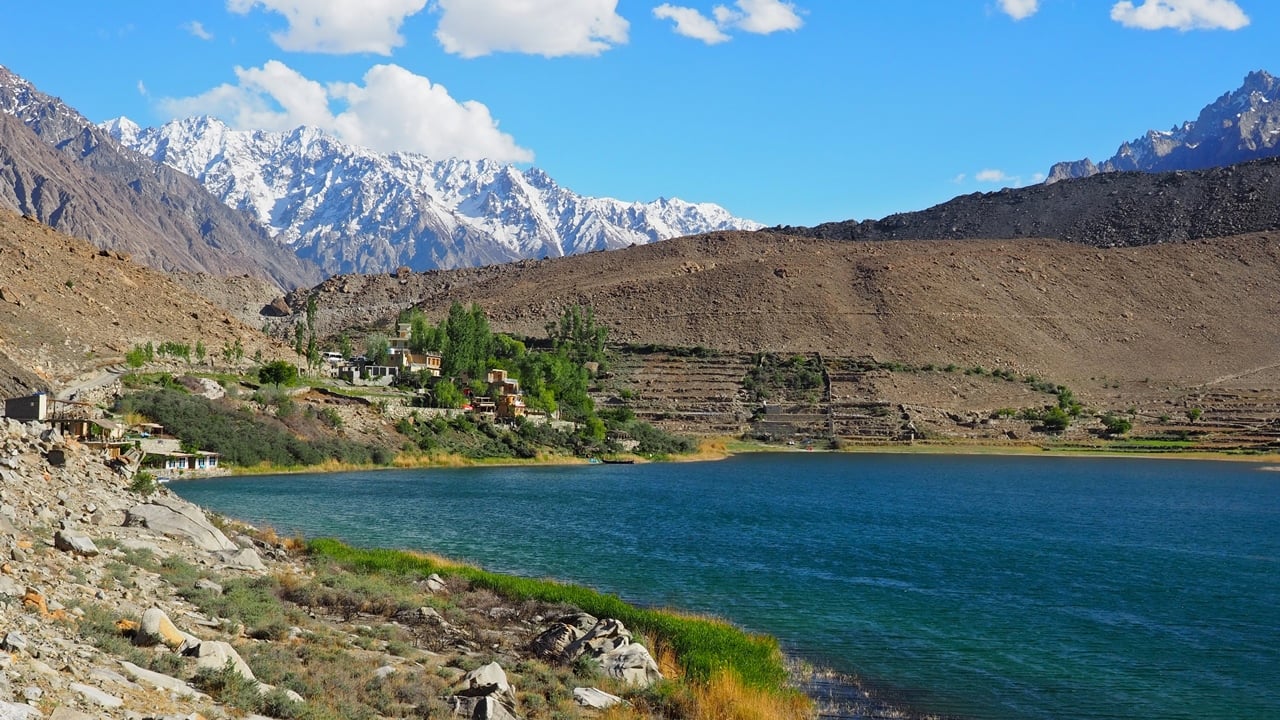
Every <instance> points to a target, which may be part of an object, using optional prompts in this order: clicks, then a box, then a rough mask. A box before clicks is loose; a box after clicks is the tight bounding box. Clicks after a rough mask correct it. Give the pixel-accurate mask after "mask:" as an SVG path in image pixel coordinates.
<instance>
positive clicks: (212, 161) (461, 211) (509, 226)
mask: <svg viewBox="0 0 1280 720" xmlns="http://www.w3.org/2000/svg"><path fill="white" fill-rule="evenodd" d="M103 128H104V130H106V131H107V132H110V133H111V134H112V135H113V137H115V138H116V139H117V140H119V141H120V142H122V143H124V144H126V145H127V146H129V147H131V148H132V149H134V150H136V151H137V152H139V153H142V154H143V155H145V156H147V157H149V158H151V159H152V160H154V161H155V162H159V163H163V164H166V165H169V166H170V167H173V168H175V169H177V170H180V171H181V172H184V173H186V174H188V175H191V176H192V177H195V178H196V179H198V180H199V181H200V182H201V183H203V184H204V186H205V187H206V188H207V189H208V190H209V191H210V192H211V193H213V195H215V196H216V197H218V198H219V199H221V200H222V201H223V202H225V203H226V204H227V205H229V206H231V207H232V208H236V209H238V210H242V211H244V212H246V213H248V214H250V215H252V216H254V217H255V218H257V219H258V220H259V222H261V223H262V224H263V225H265V226H267V227H268V228H269V230H270V232H271V234H272V236H273V237H274V238H275V239H276V240H277V241H279V242H281V243H283V244H285V245H287V246H288V247H290V248H292V249H293V250H294V251H295V252H296V253H297V254H298V255H299V256H300V257H302V258H306V259H310V260H314V261H315V262H316V263H318V264H320V265H321V266H322V267H323V268H324V269H325V270H326V271H328V272H329V273H331V274H338V273H353V272H355V273H378V272H391V271H392V270H394V269H395V268H397V267H401V266H407V267H409V268H411V269H413V270H430V269H436V268H455V267H467V266H477V265H487V264H494V263H502V262H509V261H513V260H520V259H526V258H542V257H560V256H563V255H572V254H576V253H582V252H589V251H593V250H601V249H614V248H621V247H627V246H628V245H634V244H645V243H649V242H654V241H657V240H663V239H667V238H672V237H678V236H682V235H693V234H698V233H703V232H711V231H716V230H738V229H757V228H759V227H760V225H759V224H758V223H755V222H752V221H750V220H743V219H741V218H736V217H734V216H733V215H731V214H730V213H729V212H728V211H727V210H725V209H724V208H722V207H719V206H717V205H713V204H710V203H689V202H685V201H682V200H678V199H666V198H660V199H659V200H656V201H654V202H648V203H642V202H625V201H621V200H615V199H612V198H593V197H586V196H582V195H578V194H577V193H574V192H573V191H571V190H569V189H567V188H564V187H562V186H561V185H559V184H558V183H556V181H555V180H554V179H553V178H552V177H551V176H550V175H548V174H547V173H546V172H544V171H543V170H541V169H539V168H529V169H527V170H521V169H520V168H518V167H516V166H513V165H504V164H502V163H498V162H494V161H492V160H461V159H457V158H442V159H436V158H429V157H427V156H425V155H422V154H418V153H412V152H395V153H378V152H375V151H372V150H369V149H367V148H362V147H358V146H355V145H350V144H347V143H345V142H343V141H341V140H339V139H337V138H335V137H333V136H330V135H328V134H326V133H325V132H323V131H321V130H319V129H316V128H309V127H299V128H295V129H294V130H291V131H287V132H264V131H244V130H235V129H232V128H230V127H228V126H227V125H226V124H225V123H222V122H221V121H219V120H217V119H215V118H187V119H182V120H174V121H171V122H169V123H166V124H165V125H163V126H161V127H158V128H147V129H144V130H141V131H139V132H136V133H135V132H133V131H132V130H131V128H130V123H128V122H127V121H125V120H122V119H120V120H114V121H112V122H111V123H108V124H106V125H104V126H103Z"/></svg>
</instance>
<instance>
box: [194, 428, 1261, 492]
mask: <svg viewBox="0 0 1280 720" xmlns="http://www.w3.org/2000/svg"><path fill="white" fill-rule="evenodd" d="M703 442H704V445H703V446H701V447H700V448H699V449H698V450H696V451H694V452H692V453H689V454H687V455H667V456H663V457H660V458H648V457H644V456H639V455H635V456H632V455H627V456H626V457H628V458H631V459H633V460H634V461H635V462H636V463H638V464H645V463H672V464H679V463H696V462H717V461H720V460H727V459H729V458H732V457H735V456H737V455H751V454H757V453H775V454H790V453H795V454H813V453H822V454H848V455H956V456H967V455H976V456H995V457H1033V456H1039V457H1063V458H1068V457H1069V458H1110V459H1122V458H1133V459H1137V460H1201V461H1217V462H1242V463H1265V464H1269V465H1280V451H1277V452H1266V453H1246V452H1232V451H1227V450H1199V449H1170V450H1163V451H1156V450H1150V449H1147V450H1120V449H1116V448H1103V447H1099V448H1090V447H1082V446H1066V447H1054V446H1052V445H1043V444H1020V445H1003V444H996V443H981V442H974V443H970V442H941V443H927V442H919V441H916V442H912V443H893V444H890V443H884V444H881V443H867V444H852V443H850V444H846V445H844V446H843V447H841V448H839V449H832V448H801V447H794V446H793V447H786V446H777V445H769V444H765V443H754V442H749V441H743V440H736V439H726V438H723V437H721V436H712V437H707V438H704V439H703ZM591 464H593V463H592V462H591V461H590V459H588V458H580V457H576V456H572V455H548V456H541V457H536V458H529V459H522V458H503V457H494V458H480V459H476V458H467V457H463V456H461V455H432V456H404V455H400V456H397V457H396V459H395V460H393V461H392V462H391V464H389V465H373V464H364V465H361V464H353V463H340V462H325V463H321V464H319V465H305V466H267V465H254V466H251V467H235V468H228V469H227V471H226V472H222V473H213V474H205V475H191V476H179V477H174V478H173V480H174V481H175V482H182V481H184V480H197V479H208V478H211V477H246V476H261V475H307V474H312V473H316V474H322V473H343V472H362V471H378V470H417V469H462V468H486V467H556V466H565V467H570V466H579V465H591Z"/></svg>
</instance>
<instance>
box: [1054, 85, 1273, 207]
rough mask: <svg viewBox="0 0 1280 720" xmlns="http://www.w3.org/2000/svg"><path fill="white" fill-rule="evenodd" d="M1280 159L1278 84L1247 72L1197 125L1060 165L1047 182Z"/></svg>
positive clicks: (1152, 134) (1153, 134) (1155, 133)
mask: <svg viewBox="0 0 1280 720" xmlns="http://www.w3.org/2000/svg"><path fill="white" fill-rule="evenodd" d="M1276 155H1280V79H1277V78H1276V77H1275V76H1273V75H1271V74H1270V73H1268V72H1266V71H1262V70H1259V71H1257V72H1252V73H1249V75H1248V76H1247V77H1245V79H1244V83H1243V84H1242V85H1241V86H1240V87H1239V88H1237V89H1235V90H1232V91H1231V92H1228V93H1225V94H1223V95H1222V97H1220V98H1218V99H1217V100H1216V101H1214V102H1212V103H1210V104H1209V105H1206V106H1205V107H1204V109H1202V110H1201V111H1200V115H1199V117H1197V118H1196V119H1195V120H1192V121H1188V122H1184V123H1182V124H1181V125H1175V126H1174V127H1173V128H1171V129H1169V130H1165V131H1161V130H1149V131H1147V134H1145V135H1143V136H1142V137H1139V138H1135V139H1134V140H1131V141H1129V142H1125V143H1123V144H1121V145H1120V149H1119V150H1117V151H1116V154H1115V155H1113V156H1111V157H1110V158H1109V159H1107V160H1104V161H1102V162H1101V163H1099V164H1097V165H1095V164H1094V163H1093V162H1092V161H1091V160H1089V159H1088V158H1084V159H1083V160H1076V161H1072V162H1060V163H1057V164H1055V165H1054V166H1053V167H1052V168H1050V169H1049V175H1048V179H1046V180H1045V182H1046V183H1055V182H1058V181H1059V180H1069V179H1071V178H1080V177H1089V176H1091V175H1096V174H1098V173H1108V172H1124V171H1128V170H1138V171H1142V172H1168V171H1173V170H1200V169H1203V168H1210V167H1222V166H1225V165H1234V164H1237V163H1242V162H1248V161H1250V160H1259V159H1262V158H1269V157H1275V156H1276Z"/></svg>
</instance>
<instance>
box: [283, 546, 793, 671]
mask: <svg viewBox="0 0 1280 720" xmlns="http://www.w3.org/2000/svg"><path fill="white" fill-rule="evenodd" d="M308 550H309V551H310V552H311V553H312V554H313V555H315V556H320V557H326V558H329V559H331V560H333V561H335V562H337V563H339V564H340V565H342V566H345V567H347V568H350V569H351V570H354V571H357V572H365V573H393V574H397V575H405V576H417V577H426V576H427V575H430V574H431V573H433V572H434V573H440V574H441V575H454V576H458V577H462V578H464V579H466V580H468V581H469V582H470V583H471V584H472V586H473V587H477V588H484V589H488V590H492V591H493V592H495V593H498V594H499V595H502V596H504V597H507V598H510V599H513V600H538V601H542V602H548V603H565V604H567V605H572V606H574V607H576V608H579V609H580V610H582V611H584V612H588V613H590V614H592V615H595V616H596V617H600V618H606V617H608V618H614V619H617V620H621V621H622V622H623V624H625V625H626V626H627V627H628V628H630V629H631V630H632V631H633V632H637V633H644V634H646V635H648V636H650V637H652V638H654V639H655V640H656V641H658V642H661V643H665V644H666V645H667V646H669V647H670V648H671V650H672V651H673V652H674V653H675V654H676V657H677V659H678V661H679V663H680V665H681V667H682V669H683V670H684V672H685V673H686V674H687V675H688V676H689V677H691V678H693V679H695V680H699V681H706V680H709V679H711V677H712V676H713V675H715V674H716V673H717V672H718V671H720V670H729V671H732V672H733V673H735V674H736V675H737V676H738V677H740V678H741V679H742V681H743V682H744V683H746V684H747V685H749V686H751V687H756V688H760V689H763V690H768V691H773V692H778V693H783V692H786V691H787V689H786V683H787V670H786V667H785V666H784V665H783V661H782V653H781V651H780V650H779V649H778V643H777V641H776V640H774V639H773V638H771V637H768V636H763V635H751V634H748V633H746V632H744V631H742V630H740V629H738V628H735V627H733V626H732V625H729V624H728V623H726V622H722V621H719V620H712V619H706V618H695V617H687V616H683V615H679V614H677V613H675V612H671V611H667V610H653V609H646V608H639V607H636V606H634V605H631V604H628V603H626V602H624V601H623V600H622V599H621V598H619V597H618V596H616V595H611V594H605V593H601V592H597V591H595V590H592V589H590V588H585V587H582V586H578V585H568V584H564V583H559V582H555V581H553V580H533V579H529V578H521V577H514V576H511V575H499V574H497V573H491V572H487V571H485V570H481V569H479V568H475V567H470V566H465V565H451V564H445V563H440V562H436V561H434V560H432V559H430V558H428V557H425V556H422V555H418V554H415V553H409V552H403V551H398V550H378V549H371V550H365V549H360V548H353V547H350V546H348V545H344V544H343V543H341V542H339V541H337V540H333V539H330V538H321V539H317V540H313V541H311V542H310V543H309V544H308Z"/></svg>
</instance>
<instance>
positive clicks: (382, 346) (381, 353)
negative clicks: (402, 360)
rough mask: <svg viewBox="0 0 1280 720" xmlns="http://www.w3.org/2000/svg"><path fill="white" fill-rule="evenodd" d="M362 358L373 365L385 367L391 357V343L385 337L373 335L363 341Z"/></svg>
mask: <svg viewBox="0 0 1280 720" xmlns="http://www.w3.org/2000/svg"><path fill="white" fill-rule="evenodd" d="M364 356H365V357H366V358H368V359H369V362H370V363H371V364H373V365H386V364H387V359H388V358H390V357H391V341H389V340H387V336H386V335H382V334H378V333H374V334H373V335H370V336H369V337H367V338H365V339H364Z"/></svg>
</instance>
